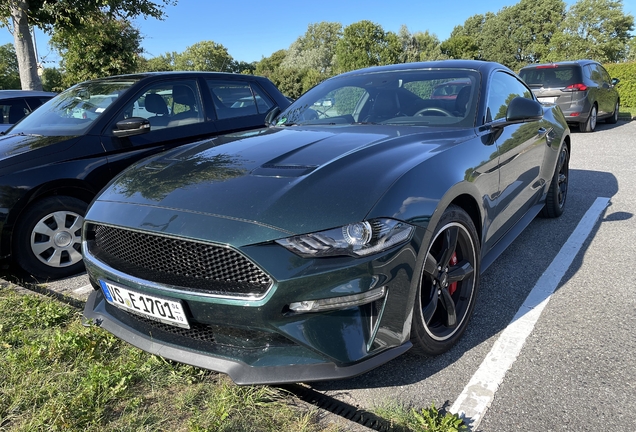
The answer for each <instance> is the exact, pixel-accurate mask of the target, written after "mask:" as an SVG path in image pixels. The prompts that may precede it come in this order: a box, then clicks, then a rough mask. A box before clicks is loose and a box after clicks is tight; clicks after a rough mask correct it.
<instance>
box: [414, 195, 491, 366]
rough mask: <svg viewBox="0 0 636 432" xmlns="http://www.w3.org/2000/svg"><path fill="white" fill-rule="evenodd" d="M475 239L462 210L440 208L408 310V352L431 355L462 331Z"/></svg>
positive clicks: (472, 291) (475, 264) (473, 274)
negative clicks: (412, 305)
mask: <svg viewBox="0 0 636 432" xmlns="http://www.w3.org/2000/svg"><path fill="white" fill-rule="evenodd" d="M479 265H480V261H479V241H478V238H477V231H476V230H475V226H474V225H473V222H472V220H471V219H470V217H469V216H468V214H467V213H466V212H465V211H464V210H463V209H461V208H460V207H457V206H455V205H451V206H449V207H448V209H446V211H445V212H444V214H443V215H442V218H441V219H440V221H439V223H438V225H437V228H436V229H435V234H434V236H433V240H432V242H431V244H430V245H429V247H428V249H427V252H426V257H425V260H424V264H423V266H422V272H421V275H420V281H419V282H420V284H419V289H418V293H417V297H416V303H415V308H414V311H413V329H412V332H411V340H412V342H413V345H414V351H415V352H416V353H418V354H422V355H427V356H431V355H437V354H441V353H443V352H445V351H447V350H448V349H450V347H451V346H453V344H454V343H455V342H456V341H457V340H458V339H459V337H460V336H461V335H462V333H463V332H464V330H465V329H466V326H467V325H468V320H469V319H470V316H471V314H472V312H473V308H474V305H475V297H476V295H477V288H478V286H479Z"/></svg>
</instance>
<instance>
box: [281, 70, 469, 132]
mask: <svg viewBox="0 0 636 432" xmlns="http://www.w3.org/2000/svg"><path fill="white" fill-rule="evenodd" d="M478 91H479V74H478V73H477V72H476V71H473V70H463V69H428V70H407V71H404V70H402V71H393V72H382V73H364V74H358V75H345V76H341V77H338V78H334V79H330V80H327V81H325V82H323V83H322V84H319V85H318V86H316V87H314V88H313V89H311V90H309V91H308V92H307V93H305V94H304V95H303V96H301V97H300V98H299V99H298V100H297V101H296V102H294V103H293V104H292V105H291V106H289V108H287V109H286V110H285V111H284V112H282V113H281V114H280V115H279V116H278V118H277V119H276V121H275V124H276V125H280V126H292V125H308V124H322V125H342V124H395V125H416V126H436V127H439V126H449V127H470V126H474V123H475V115H476V112H477V100H478V97H477V93H478Z"/></svg>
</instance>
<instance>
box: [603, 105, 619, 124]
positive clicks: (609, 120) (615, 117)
mask: <svg viewBox="0 0 636 432" xmlns="http://www.w3.org/2000/svg"><path fill="white" fill-rule="evenodd" d="M619 108H620V103H619V101H616V105H615V106H614V113H613V114H612V116H611V117H609V118H607V119H606V120H605V123H609V124H616V122H618V110H619Z"/></svg>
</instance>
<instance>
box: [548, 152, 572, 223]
mask: <svg viewBox="0 0 636 432" xmlns="http://www.w3.org/2000/svg"><path fill="white" fill-rule="evenodd" d="M569 174H570V152H569V151H568V148H567V146H566V145H564V146H563V147H562V148H561V152H560V153H559V160H557V164H556V167H555V168H554V174H553V175H552V182H551V183H550V189H548V195H547V197H546V199H545V205H544V206H543V210H541V215H542V216H543V217H548V218H556V217H559V216H561V215H562V214H563V209H564V207H565V201H566V199H567V197H568V182H569Z"/></svg>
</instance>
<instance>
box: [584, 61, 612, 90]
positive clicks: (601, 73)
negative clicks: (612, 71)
mask: <svg viewBox="0 0 636 432" xmlns="http://www.w3.org/2000/svg"><path fill="white" fill-rule="evenodd" d="M588 67H589V69H590V79H591V80H592V81H594V82H595V83H596V84H598V85H599V86H602V85H603V84H609V82H610V77H609V74H608V73H607V72H606V71H605V69H603V67H602V66H601V65H597V64H591V65H588Z"/></svg>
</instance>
